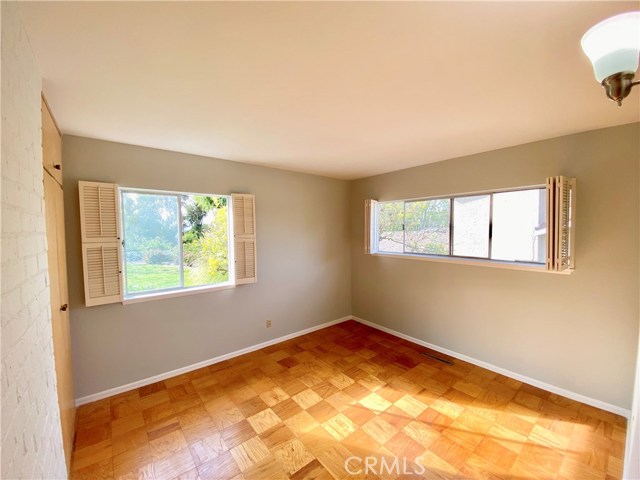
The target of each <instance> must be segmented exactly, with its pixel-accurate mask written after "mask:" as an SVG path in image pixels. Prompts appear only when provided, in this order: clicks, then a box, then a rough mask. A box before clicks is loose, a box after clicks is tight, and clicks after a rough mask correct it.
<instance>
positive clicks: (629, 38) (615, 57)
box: [581, 12, 640, 82]
mask: <svg viewBox="0 0 640 480" xmlns="http://www.w3.org/2000/svg"><path fill="white" fill-rule="evenodd" d="M581 44H582V50H584V53H586V54H587V57H589V60H591V63H592V64H593V71H594V74H595V76H596V80H598V82H602V80H604V79H605V78H607V77H608V76H610V75H613V74H615V73H621V72H635V71H636V70H637V69H638V57H640V12H629V13H623V14H622V15H616V16H615V17H611V18H607V19H606V20H603V21H602V22H600V23H598V24H597V25H594V26H593V27H591V28H590V29H589V31H588V32H587V33H585V34H584V36H583V37H582V41H581Z"/></svg>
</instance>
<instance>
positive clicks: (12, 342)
mask: <svg viewBox="0 0 640 480" xmlns="http://www.w3.org/2000/svg"><path fill="white" fill-rule="evenodd" d="M1 8H2V15H1V16H2V164H1V170H0V171H1V176H2V183H1V187H0V193H1V195H2V213H1V215H2V221H1V223H2V242H1V248H0V250H1V256H2V266H1V269H2V273H1V280H0V285H1V288H0V290H1V310H0V317H1V318H0V326H1V338H2V340H1V342H2V343H1V357H2V373H1V397H0V399H1V404H2V407H1V410H2V425H1V426H2V429H1V434H2V465H1V476H2V478H3V479H12V478H29V479H31V478H47V479H57V478H66V476H67V472H66V466H65V463H64V454H63V450H62V433H61V429H60V417H59V410H58V400H57V393H56V378H55V369H54V361H53V340H52V336H51V322H50V309H49V287H48V275H47V242H46V235H45V220H44V203H43V184H42V180H43V178H42V148H41V133H40V132H41V130H40V129H41V117H40V90H41V79H40V74H39V71H38V68H37V65H36V60H35V57H34V55H33V52H32V51H31V47H30V45H29V40H28V38H27V34H26V32H25V30H24V27H23V25H22V22H21V19H20V12H19V8H18V6H17V4H16V3H13V2H2V7H1Z"/></svg>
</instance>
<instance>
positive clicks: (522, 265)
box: [372, 252, 573, 275]
mask: <svg viewBox="0 0 640 480" xmlns="http://www.w3.org/2000/svg"><path fill="white" fill-rule="evenodd" d="M372 256H374V257H382V258H385V257H386V258H403V259H405V260H420V261H424V262H440V263H453V264H458V265H471V266H476V267H492V268H501V269H504V270H525V271H528V272H539V273H554V274H556V275H571V273H572V272H573V270H562V271H556V270H547V269H546V266H545V265H544V264H540V263H526V262H509V261H503V260H485V259H480V258H468V257H449V256H446V255H442V256H440V255H427V254H413V253H384V252H376V253H373V254H372Z"/></svg>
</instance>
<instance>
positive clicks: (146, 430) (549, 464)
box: [72, 321, 626, 480]
mask: <svg viewBox="0 0 640 480" xmlns="http://www.w3.org/2000/svg"><path fill="white" fill-rule="evenodd" d="M424 350H425V349H424V348H423V347H421V346H418V345H414V344H412V343H409V342H407V341H405V340H401V339H399V338H396V337H393V336H391V335H388V334H385V333H382V332H379V331H377V330H374V329H372V328H369V327H367V326H364V325H361V324H359V323H356V322H354V321H348V322H345V323H342V324H339V325H336V326H333V327H329V328H326V329H324V330H320V331H317V332H314V333H311V334H308V335H305V336H303V337H298V338H295V339H293V340H290V341H287V342H283V343H280V344H277V345H273V346H270V347H267V348H264V349H262V350H259V351H256V352H253V353H249V354H247V355H243V356H241V357H237V358H234V359H232V360H228V361H225V362H222V363H218V364H216V365H212V366H210V367H207V368H202V369H200V370H197V371H194V372H190V373H187V374H184V375H180V376H177V377H174V378H171V379H168V380H165V381H163V382H158V383H155V384H153V385H148V386H145V387H141V388H138V389H137V390H133V391H130V392H126V393H123V394H120V395H116V396H114V397H111V398H108V399H105V400H100V401H98V402H94V403H91V404H88V405H84V406H82V407H80V408H79V409H78V413H77V418H78V424H77V435H76V440H75V450H74V455H73V466H72V478H73V479H92V480H93V479H107V478H119V479H120V478H123V479H154V478H155V479H167V480H171V479H202V480H205V479H236V480H240V479H243V478H244V479H247V480H254V479H255V480H263V479H283V480H286V479H291V480H303V479H308V480H311V479H317V480H323V479H327V480H329V479H344V478H354V479H355V478H368V479H376V478H407V479H410V478H427V479H442V478H447V479H454V478H455V479H467V478H469V479H476V478H477V479H484V478H487V479H505V478H518V479H540V478H558V479H565V480H567V479H603V480H610V479H619V478H621V476H622V463H623V454H624V443H625V435H626V420H625V419H624V418H622V417H619V416H616V415H613V414H611V413H608V412H605V411H602V410H598V409H596V408H593V407H590V406H588V405H584V404H581V403H578V402H575V401H573V400H569V399H567V398H563V397H560V396H557V395H554V394H552V393H549V392H546V391H543V390H540V389H538V388H535V387H532V386H530V385H527V384H523V383H521V382H518V381H516V380H513V379H510V378H508V377H504V376H501V375H498V374H496V373H493V372H490V371H488V370H485V369H483V368H479V367H476V366H474V365H471V364H468V363H465V362H462V361H459V360H455V359H452V360H453V361H454V365H453V366H448V365H445V364H443V363H441V362H438V361H436V360H433V359H430V358H429V357H426V356H424V355H422V354H421V352H423V351H424ZM433 353H435V352H433ZM351 457H356V458H351ZM366 457H371V458H370V459H369V460H366ZM396 457H398V458H399V463H398V464H397V465H398V468H395V464H394V463H393V462H394V459H395V458H396ZM358 458H361V459H362V460H361V461H360V460H358ZM347 459H350V460H349V462H348V464H347V466H346V467H348V469H346V467H345V460H347ZM403 459H406V465H405V463H404V460H403ZM365 461H368V462H369V463H368V465H369V467H370V468H369V470H365ZM383 462H384V463H383ZM384 465H386V467H384ZM420 466H422V468H423V469H424V470H421V467H420ZM350 472H351V473H357V474H354V475H351V474H350Z"/></svg>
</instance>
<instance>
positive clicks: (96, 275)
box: [78, 181, 122, 307]
mask: <svg viewBox="0 0 640 480" xmlns="http://www.w3.org/2000/svg"><path fill="white" fill-rule="evenodd" d="M78 190H79V192H80V230H81V232H82V267H83V270H84V297H85V304H86V306H87V307H91V306H95V305H104V304H106V303H116V302H120V301H122V272H121V267H120V265H121V262H120V228H119V202H118V186H117V185H115V184H112V183H99V182H83V181H81V182H78Z"/></svg>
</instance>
